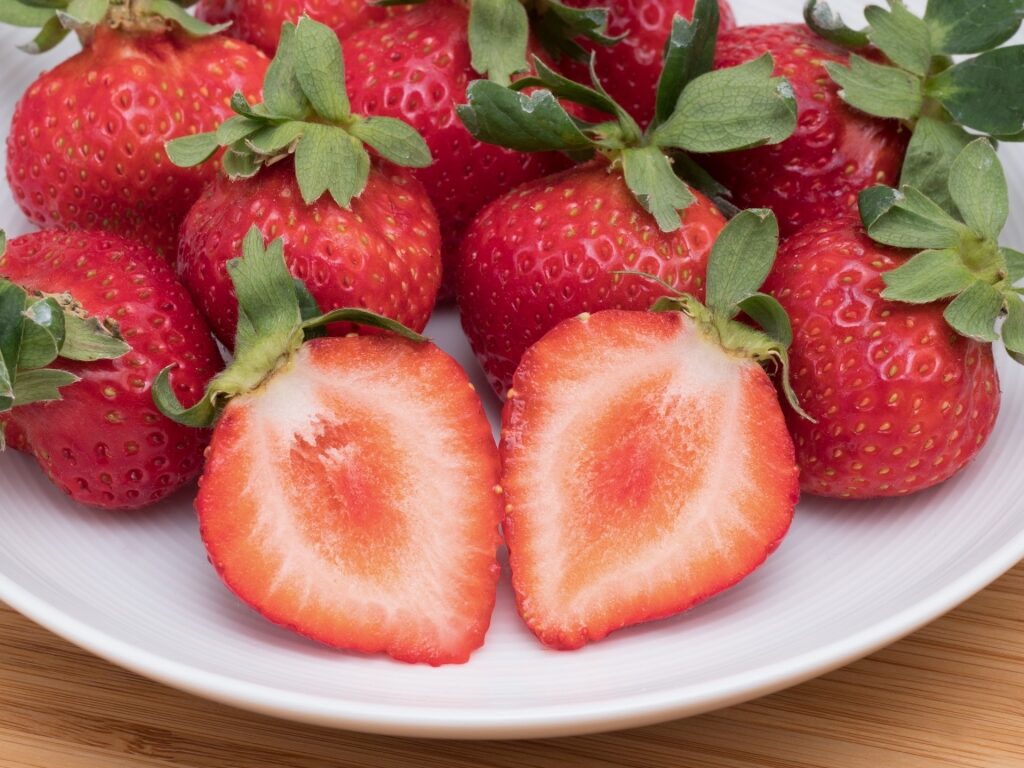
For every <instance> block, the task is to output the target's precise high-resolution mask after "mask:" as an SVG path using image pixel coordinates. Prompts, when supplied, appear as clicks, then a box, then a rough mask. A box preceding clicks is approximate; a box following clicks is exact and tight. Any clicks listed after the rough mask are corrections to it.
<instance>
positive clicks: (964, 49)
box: [924, 0, 1024, 54]
mask: <svg viewBox="0 0 1024 768" xmlns="http://www.w3.org/2000/svg"><path fill="white" fill-rule="evenodd" d="M1022 19H1024V0H984V2H981V1H980V0H929V2H928V8H927V10H926V11H925V14H924V20H925V22H926V23H927V24H928V28H929V29H930V30H931V38H932V45H933V46H934V47H935V51H936V53H947V54H955V53H981V52H982V51H987V50H990V49H992V48H995V47H997V46H1000V45H1002V44H1003V43H1005V42H1006V41H1007V40H1009V39H1010V38H1011V37H1013V35H1014V33H1015V32H1016V31H1017V30H1018V29H1019V28H1020V25H1021V20H1022Z"/></svg>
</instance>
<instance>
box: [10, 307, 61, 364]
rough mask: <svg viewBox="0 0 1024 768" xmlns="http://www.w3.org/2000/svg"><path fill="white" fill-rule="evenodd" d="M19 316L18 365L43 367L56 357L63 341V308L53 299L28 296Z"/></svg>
mask: <svg viewBox="0 0 1024 768" xmlns="http://www.w3.org/2000/svg"><path fill="white" fill-rule="evenodd" d="M22 316H23V317H24V318H25V321H24V322H23V323H22V330H21V350H20V353H19V356H18V367H19V368H24V369H30V368H44V367H45V366H47V365H49V364H50V363H52V362H53V361H54V360H56V359H57V355H59V354H60V351H61V347H62V346H63V345H64V311H63V309H62V308H61V306H60V304H58V303H57V300H56V299H53V298H50V297H44V298H40V299H36V300H34V301H32V300H29V303H28V305H27V306H26V307H25V311H24V312H22ZM18 379H19V380H20V376H19V377H18Z"/></svg>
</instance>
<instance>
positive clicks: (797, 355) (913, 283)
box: [765, 140, 1024, 499]
mask: <svg viewBox="0 0 1024 768" xmlns="http://www.w3.org/2000/svg"><path fill="white" fill-rule="evenodd" d="M981 141H982V142H984V140H981ZM993 169H994V170H993ZM993 173H995V174H996V176H998V177H1000V178H1001V176H1002V172H1001V170H999V162H998V160H997V159H996V156H995V153H994V152H993V151H992V150H991V147H988V146H987V145H986V147H984V148H982V147H979V146H978V145H976V144H975V145H971V146H969V147H968V148H967V149H966V150H964V154H962V155H961V160H958V161H957V164H956V165H955V166H954V169H953V172H952V174H951V179H952V182H951V187H952V186H953V185H957V188H959V189H960V190H961V192H959V193H957V194H956V196H955V197H956V208H958V209H959V210H960V211H961V213H962V215H963V216H964V217H965V219H964V220H965V221H967V222H975V223H974V224H970V225H967V224H964V223H962V222H959V221H957V220H955V219H953V218H952V217H951V216H950V215H949V214H948V213H946V212H944V211H943V209H942V208H940V207H939V206H938V205H936V204H935V203H933V202H931V201H930V200H929V199H928V198H926V197H924V196H923V195H921V193H920V192H918V191H917V190H915V189H914V188H912V187H904V188H903V191H902V193H900V194H895V190H891V189H888V188H873V189H871V190H868V191H866V192H865V193H864V194H863V195H862V200H861V210H862V213H863V214H864V216H865V222H867V224H868V231H867V232H865V229H864V227H862V226H861V224H860V222H859V221H858V220H856V219H854V218H850V217H848V218H845V219H838V220H836V221H830V222H819V223H818V224H814V225H811V226H809V227H807V228H806V229H804V230H803V231H801V232H799V233H797V234H796V235H794V236H793V237H791V238H790V239H789V240H788V241H787V242H786V243H785V244H784V245H783V247H782V249H781V251H780V253H779V259H778V262H777V264H776V266H775V271H774V272H773V273H772V275H771V276H770V277H769V279H768V281H767V283H766V284H765V288H766V290H768V291H770V292H771V293H772V294H773V295H774V296H776V297H777V298H778V300H779V302H780V303H781V304H782V305H783V306H784V307H785V308H786V310H787V311H788V313H789V315H790V317H791V318H792V321H793V328H794V339H793V345H792V348H791V350H790V353H791V356H792V367H793V376H792V383H793V387H794V388H795V390H796V393H797V395H798V397H799V399H800V402H801V403H802V404H803V406H804V408H806V410H807V411H808V412H809V413H810V414H811V415H812V416H813V417H815V419H816V420H817V421H816V423H811V422H809V421H806V420H803V419H798V418H795V417H792V416H791V418H790V419H789V422H790V429H791V431H792V433H793V438H794V441H795V443H796V449H797V458H798V461H799V464H800V468H801V471H802V478H801V480H802V486H803V489H804V490H805V491H806V492H808V493H815V494H819V495H823V496H835V497H842V498H859V499H863V498H872V497H877V496H896V495H905V494H908V493H913V492H915V491H919V490H922V489H925V488H929V487H931V486H933V485H936V484H937V483H940V482H942V481H944V480H946V479H948V478H950V477H952V476H953V475H954V474H956V473H957V472H959V471H960V470H961V469H962V468H963V467H965V466H966V465H967V464H968V463H969V462H970V461H971V460H972V459H974V458H975V457H976V456H977V455H978V452H979V451H980V450H981V448H982V446H983V445H984V443H985V441H986V439H987V438H988V436H989V434H990V433H991V431H992V428H993V426H994V424H995V419H996V415H997V413H998V410H999V380H998V377H997V374H996V369H995V365H994V362H993V357H992V349H991V344H990V343H987V342H990V341H992V340H994V339H995V338H998V337H997V336H996V334H995V331H994V330H993V328H994V326H995V321H996V318H997V317H998V315H1000V314H1004V313H1005V314H1007V321H1006V323H1005V324H1004V326H1003V338H1004V341H1005V342H1006V346H1007V347H1008V348H1009V349H1010V351H1011V353H1014V354H1017V355H1021V353H1022V352H1024V301H1022V300H1021V297H1020V296H1019V295H1018V294H1016V293H1015V292H1013V290H1012V288H1011V286H1012V285H1013V283H1014V282H1017V281H1018V280H1019V279H1020V278H1021V277H1024V256H1022V255H1021V254H1017V253H1016V252H1014V251H1010V250H1009V249H1001V250H1000V249H999V248H998V245H997V244H996V242H995V237H996V236H997V235H998V231H999V230H1000V229H1001V228H1002V223H1003V222H1004V221H1005V211H1006V210H1007V204H1006V187H1005V180H1002V192H1001V193H999V192H998V187H999V179H998V178H997V179H996V181H995V182H993V183H991V184H985V183H984V181H983V180H984V179H985V178H989V179H992V178H993V177H992V176H991V174H993ZM969 184H976V185H980V186H979V187H976V188H975V190H973V191H969V190H966V186H965V185H969ZM972 195H973V196H974V198H973V200H972V199H971V196H972ZM1000 208H1001V210H1002V212H1003V215H1002V221H999V218H1000V217H999V214H998V213H997V214H996V215H995V216H993V217H991V218H993V219H994V220H995V222H996V223H995V225H993V226H989V227H984V229H975V227H977V226H978V225H977V222H980V221H983V220H984V219H985V217H987V216H988V214H990V213H992V212H994V211H999V210H1000ZM911 211H913V213H912V214H911V216H908V213H911ZM980 212H984V215H983V217H982V218H979V217H978V216H977V215H976V214H977V213H980ZM912 217H913V218H912ZM915 218H916V219H917V221H916V222H915V227H914V228H911V227H907V226H906V224H905V222H907V221H913V219H915ZM869 233H870V235H869ZM873 238H874V239H873ZM887 244H888V245H887ZM891 245H899V246H904V247H913V248H915V249H916V250H920V249H921V248H922V247H923V248H927V250H924V251H922V252H920V253H918V254H917V255H914V251H910V250H904V249H903V248H900V249H897V248H893V247H889V246H891ZM953 296H957V298H956V299H955V300H953V301H952V302H949V301H948V299H949V298H950V297H953ZM908 302H909V303H908ZM1022 359H1024V357H1022Z"/></svg>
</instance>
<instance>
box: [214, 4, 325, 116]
mask: <svg viewBox="0 0 1024 768" xmlns="http://www.w3.org/2000/svg"><path fill="white" fill-rule="evenodd" d="M295 49H296V41H295V25H294V24H290V23H287V22H286V23H285V24H283V25H282V26H281V38H280V40H279V41H278V43H277V53H276V54H274V58H273V60H272V61H271V62H270V67H269V68H268V69H267V74H266V77H265V78H264V80H263V104H264V105H265V106H266V108H267V110H268V111H269V112H270V113H271V114H273V115H275V116H277V117H281V118H287V119H289V120H304V119H305V118H306V116H307V115H308V114H309V110H310V104H309V100H308V99H307V98H306V94H305V92H304V91H303V89H302V86H301V85H299V80H298V78H297V77H296V69H297V67H298V58H299V54H298V52H297V51H296V50H295ZM231 108H232V109H234V110H235V111H236V112H240V113H242V114H244V112H242V110H239V109H238V108H237V107H236V106H235V103H234V100H232V104H231Z"/></svg>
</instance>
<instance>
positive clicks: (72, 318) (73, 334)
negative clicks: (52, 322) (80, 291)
mask: <svg viewBox="0 0 1024 768" xmlns="http://www.w3.org/2000/svg"><path fill="white" fill-rule="evenodd" d="M131 349H132V348H131V346H129V345H128V342H126V341H125V340H124V339H122V338H121V336H120V334H119V333H118V332H117V330H116V329H114V328H112V327H110V326H108V325H104V324H103V323H101V322H100V321H99V320H98V319H97V318H95V317H92V316H90V315H85V314H83V313H82V312H81V311H80V310H79V309H78V308H77V307H75V306H72V307H70V308H68V309H65V311H64V343H63V345H61V348H60V356H61V357H63V358H64V359H65V360H77V361H79V362H84V363H91V362H94V361H96V360H116V359H117V358H119V357H121V356H122V355H126V354H128V353H129V352H131Z"/></svg>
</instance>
